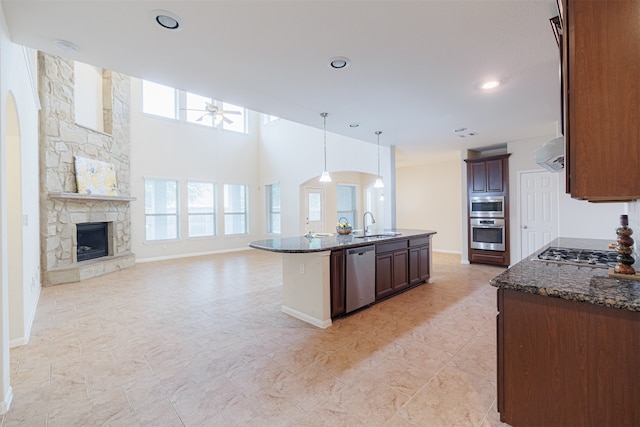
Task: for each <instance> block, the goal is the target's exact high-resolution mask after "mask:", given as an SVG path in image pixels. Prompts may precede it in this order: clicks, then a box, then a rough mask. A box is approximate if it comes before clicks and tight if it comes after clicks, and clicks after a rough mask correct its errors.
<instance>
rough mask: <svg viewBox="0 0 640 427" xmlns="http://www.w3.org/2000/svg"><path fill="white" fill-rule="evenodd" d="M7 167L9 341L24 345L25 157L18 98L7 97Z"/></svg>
mask: <svg viewBox="0 0 640 427" xmlns="http://www.w3.org/2000/svg"><path fill="white" fill-rule="evenodd" d="M5 107H6V108H5V111H6V122H5V123H6V128H5V129H6V134H5V141H6V147H5V155H6V156H5V159H4V162H3V163H4V170H5V176H6V179H7V181H6V185H5V194H4V196H5V197H4V201H5V203H6V212H7V224H6V225H7V227H6V230H7V235H6V238H7V249H8V250H7V257H6V260H7V266H6V267H7V273H8V274H7V276H8V291H9V292H8V296H9V301H8V302H9V307H8V309H9V318H8V321H9V342H10V344H11V345H12V346H13V345H16V344H23V343H24V342H23V341H24V338H25V326H24V324H25V323H24V317H25V310H24V304H25V301H24V280H23V235H22V232H23V225H22V214H23V211H22V166H21V165H22V156H21V141H20V124H19V120H18V110H17V107H16V103H15V99H14V98H13V95H12V94H11V93H9V94H8V96H7V101H6V106H5Z"/></svg>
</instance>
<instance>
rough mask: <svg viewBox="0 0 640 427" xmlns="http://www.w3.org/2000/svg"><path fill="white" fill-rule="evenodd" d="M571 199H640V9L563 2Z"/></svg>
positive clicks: (621, 1)
mask: <svg viewBox="0 0 640 427" xmlns="http://www.w3.org/2000/svg"><path fill="white" fill-rule="evenodd" d="M562 2H563V3H562V6H564V7H562V8H561V10H562V9H563V10H562V18H563V28H564V29H565V30H564V31H563V34H564V37H563V54H562V62H563V64H562V65H563V67H562V79H563V82H562V83H563V84H562V87H563V97H564V104H565V120H564V133H565V144H566V153H565V156H566V159H565V165H566V168H567V170H566V174H567V175H566V178H567V192H568V193H570V194H571V197H574V198H577V199H584V200H590V201H624V200H634V199H638V198H640V167H639V166H640V1H638V0H616V1H610V0H589V1H586V0H562Z"/></svg>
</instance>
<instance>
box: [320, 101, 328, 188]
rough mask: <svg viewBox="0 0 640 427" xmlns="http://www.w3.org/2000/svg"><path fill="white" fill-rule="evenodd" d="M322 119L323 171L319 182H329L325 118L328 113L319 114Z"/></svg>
mask: <svg viewBox="0 0 640 427" xmlns="http://www.w3.org/2000/svg"><path fill="white" fill-rule="evenodd" d="M320 115H321V116H322V118H323V119H324V170H323V171H322V175H321V176H320V182H331V177H330V176H329V172H328V171H327V116H328V115H329V113H320Z"/></svg>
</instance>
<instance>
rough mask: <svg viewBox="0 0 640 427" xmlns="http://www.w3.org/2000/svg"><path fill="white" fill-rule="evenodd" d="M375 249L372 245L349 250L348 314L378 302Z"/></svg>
mask: <svg viewBox="0 0 640 427" xmlns="http://www.w3.org/2000/svg"><path fill="white" fill-rule="evenodd" d="M375 249H376V247H375V246H374V245H371V246H361V247H359V248H354V249H348V250H347V255H346V257H347V260H346V261H347V280H346V288H347V301H346V308H347V309H346V312H347V313H349V312H351V311H353V310H357V309H358V308H360V307H364V306H365V305H368V304H371V303H372V302H374V301H375V300H376V250H375Z"/></svg>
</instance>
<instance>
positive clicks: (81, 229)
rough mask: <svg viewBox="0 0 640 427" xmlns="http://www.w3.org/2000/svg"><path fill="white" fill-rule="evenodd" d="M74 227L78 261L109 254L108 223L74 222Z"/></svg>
mask: <svg viewBox="0 0 640 427" xmlns="http://www.w3.org/2000/svg"><path fill="white" fill-rule="evenodd" d="M76 229H77V242H78V248H77V251H76V254H77V260H78V262H80V261H86V260H89V259H94V258H101V257H104V256H107V255H109V239H108V234H109V223H107V222H85V223H82V224H76Z"/></svg>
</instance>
